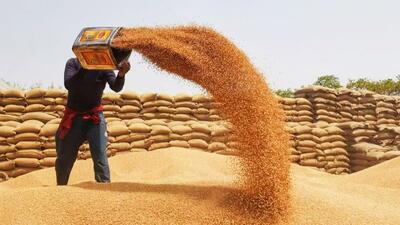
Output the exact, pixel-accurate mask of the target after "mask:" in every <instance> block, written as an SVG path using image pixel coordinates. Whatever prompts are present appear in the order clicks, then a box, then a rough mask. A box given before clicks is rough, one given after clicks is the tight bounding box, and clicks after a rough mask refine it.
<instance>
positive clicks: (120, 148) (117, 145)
mask: <svg viewBox="0 0 400 225" xmlns="http://www.w3.org/2000/svg"><path fill="white" fill-rule="evenodd" d="M108 148H109V149H115V150H117V151H118V152H122V151H129V150H130V148H131V145H130V144H129V143H127V142H120V143H110V144H109V145H108Z"/></svg>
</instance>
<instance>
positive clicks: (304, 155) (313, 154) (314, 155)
mask: <svg viewBox="0 0 400 225" xmlns="http://www.w3.org/2000/svg"><path fill="white" fill-rule="evenodd" d="M315 158H317V153H316V152H310V153H302V154H300V160H308V159H315Z"/></svg>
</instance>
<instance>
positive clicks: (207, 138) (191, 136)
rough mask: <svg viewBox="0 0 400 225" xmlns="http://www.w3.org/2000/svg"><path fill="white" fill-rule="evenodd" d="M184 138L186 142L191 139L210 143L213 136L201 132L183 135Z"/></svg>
mask: <svg viewBox="0 0 400 225" xmlns="http://www.w3.org/2000/svg"><path fill="white" fill-rule="evenodd" d="M182 137H183V138H184V139H185V140H190V139H202V140H204V141H206V142H209V141H210V140H211V136H209V135H207V134H205V133H201V132H192V133H187V134H184V135H182Z"/></svg>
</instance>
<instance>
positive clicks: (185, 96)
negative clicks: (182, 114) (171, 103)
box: [174, 93, 192, 102]
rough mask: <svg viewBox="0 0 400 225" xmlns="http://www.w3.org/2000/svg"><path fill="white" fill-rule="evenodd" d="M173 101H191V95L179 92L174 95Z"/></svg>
mask: <svg viewBox="0 0 400 225" xmlns="http://www.w3.org/2000/svg"><path fill="white" fill-rule="evenodd" d="M174 99H175V102H184V101H192V96H190V95H188V94H186V93H179V94H177V95H175V97H174Z"/></svg>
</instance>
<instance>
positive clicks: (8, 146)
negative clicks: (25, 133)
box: [0, 144, 16, 155]
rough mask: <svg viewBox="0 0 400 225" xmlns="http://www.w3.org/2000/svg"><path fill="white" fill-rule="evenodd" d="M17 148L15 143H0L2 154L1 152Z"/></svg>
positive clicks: (4, 152) (13, 150)
mask: <svg viewBox="0 0 400 225" xmlns="http://www.w3.org/2000/svg"><path fill="white" fill-rule="evenodd" d="M15 151H16V148H15V145H13V144H1V145H0V155H1V154H6V153H9V152H15Z"/></svg>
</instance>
